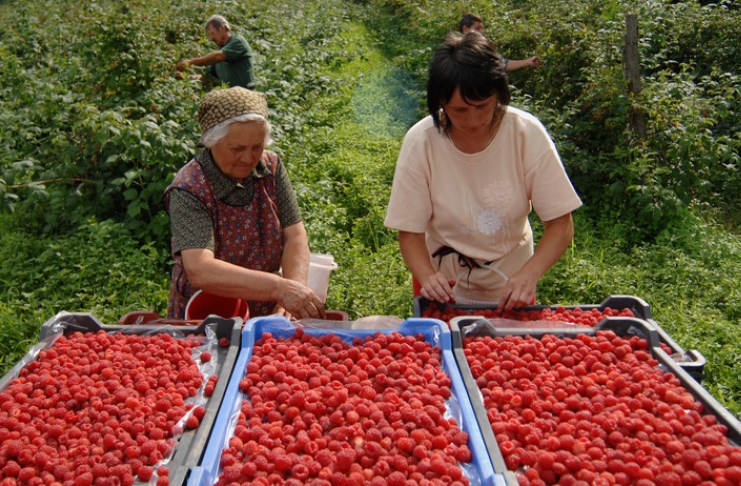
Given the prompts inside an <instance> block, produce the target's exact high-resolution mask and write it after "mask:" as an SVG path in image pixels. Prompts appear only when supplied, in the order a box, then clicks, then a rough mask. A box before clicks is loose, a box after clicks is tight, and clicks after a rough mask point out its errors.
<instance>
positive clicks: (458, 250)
mask: <svg viewBox="0 0 741 486" xmlns="http://www.w3.org/2000/svg"><path fill="white" fill-rule="evenodd" d="M509 100H510V93H509V86H508V84H507V75H506V73H505V68H504V62H503V60H502V58H501V56H499V54H497V52H496V49H495V47H494V46H493V45H492V43H491V41H489V40H487V39H486V38H485V37H484V36H483V35H481V34H479V33H478V32H470V33H467V34H465V35H463V36H461V35H460V34H452V35H451V36H449V37H448V39H447V40H446V41H445V42H444V43H443V44H442V45H441V46H440V47H439V48H438V49H437V51H436V52H435V54H434V57H433V59H432V62H431V63H430V67H429V78H428V82H427V106H428V110H429V114H430V115H429V116H428V117H426V118H424V119H423V120H421V121H420V122H418V123H417V124H416V125H415V126H413V127H412V128H411V129H410V130H409V131H408V133H407V134H406V136H405V138H404V142H403V144H402V147H401V152H400V153H399V157H398V161H397V164H396V172H395V174H394V182H393V185H392V189H391V200H390V202H389V207H388V211H387V214H386V220H385V224H386V226H388V227H389V228H393V229H396V230H398V231H399V245H400V249H401V254H402V257H403V258H404V261H405V263H406V264H407V266H408V267H409V269H410V270H411V271H412V274H413V276H414V279H415V281H416V282H417V283H418V284H419V285H420V286H421V290H420V293H421V295H422V296H423V297H425V298H428V299H431V300H436V301H439V302H448V301H450V300H455V301H456V302H458V303H467V304H491V303H496V304H497V306H498V307H499V308H500V309H511V308H514V307H522V306H525V305H528V304H532V303H533V302H534V301H535V290H536V285H537V283H538V280H539V279H540V278H541V277H542V276H543V274H545V272H546V271H547V270H548V269H549V268H551V267H552V266H553V265H554V264H555V263H556V262H557V261H558V260H559V258H560V257H561V255H562V254H563V253H564V251H565V250H566V248H567V247H568V245H569V244H570V242H571V240H572V238H573V232H574V226H573V221H572V218H571V212H572V211H574V210H575V209H577V208H578V207H580V206H581V201H580V199H579V197H578V196H577V194H576V192H575V191H574V188H573V187H572V185H571V182H570V181H569V178H568V176H567V175H566V172H565V170H564V167H563V165H562V163H561V160H560V158H559V156H558V152H557V151H556V147H555V145H554V144H553V141H552V140H551V138H550V137H549V135H548V133H547V131H546V129H545V128H544V127H543V125H542V124H541V123H540V122H539V121H538V120H537V119H536V118H535V117H533V116H532V115H530V114H528V113H526V112H524V111H522V110H519V109H517V108H513V107H511V106H508V104H509ZM531 209H535V212H536V213H537V215H538V217H539V218H540V219H541V221H543V227H544V233H543V236H542V238H541V239H540V241H539V242H538V245H537V248H536V249H534V243H533V233H532V229H531V227H530V223H529V221H528V215H529V213H530V211H531ZM452 284H454V286H453V285H452Z"/></svg>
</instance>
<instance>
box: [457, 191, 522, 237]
mask: <svg viewBox="0 0 741 486" xmlns="http://www.w3.org/2000/svg"><path fill="white" fill-rule="evenodd" d="M475 196H476V194H475V193H474V192H470V193H469V192H467V193H465V194H464V197H463V201H462V202H463V212H462V214H461V225H462V227H463V231H464V232H465V233H466V234H469V235H471V236H472V237H473V238H474V240H475V241H476V242H480V243H484V244H507V242H508V236H509V232H510V219H509V215H510V214H511V213H512V211H513V200H512V198H513V194H512V187H511V186H510V185H508V184H505V183H504V182H502V181H488V182H484V183H483V184H482V186H481V188H480V192H479V194H478V196H479V197H478V198H476V197H475ZM504 251H505V252H508V251H509V248H506V249H504Z"/></svg>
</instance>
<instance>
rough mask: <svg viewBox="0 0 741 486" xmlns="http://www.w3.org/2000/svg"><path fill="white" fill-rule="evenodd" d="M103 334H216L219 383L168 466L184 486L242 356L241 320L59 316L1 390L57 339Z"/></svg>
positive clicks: (46, 325)
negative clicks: (110, 321)
mask: <svg viewBox="0 0 741 486" xmlns="http://www.w3.org/2000/svg"><path fill="white" fill-rule="evenodd" d="M101 330H102V331H104V332H106V333H121V334H137V335H138V334H158V333H168V334H171V335H174V336H187V335H207V333H209V335H210V333H211V332H212V333H213V339H214V340H215V341H216V343H214V344H215V345H214V346H212V355H213V356H212V361H213V365H214V368H213V369H212V370H210V371H213V374H216V375H218V376H219V379H218V381H217V382H216V386H215V387H214V392H213V394H212V395H211V396H210V397H207V399H206V402H205V403H204V404H202V406H203V407H204V408H205V409H206V413H205V415H204V417H203V419H202V420H201V422H200V424H199V426H198V427H197V428H195V429H192V430H187V429H186V430H184V431H183V433H182V434H181V435H180V437H179V438H178V441H177V443H176V445H175V450H174V452H173V454H172V456H171V459H170V461H169V462H168V463H167V466H168V468H169V470H170V474H169V477H170V484H171V485H180V484H184V483H185V481H186V480H187V476H188V475H189V472H190V469H191V468H193V467H195V466H197V465H199V464H200V462H201V457H202V455H203V453H204V451H205V448H206V444H207V443H208V440H209V437H210V435H211V431H212V429H213V426H214V423H215V421H216V418H217V415H218V410H219V407H220V406H221V401H222V400H223V397H224V393H225V391H226V387H227V385H228V383H229V378H230V376H231V372H232V370H233V368H234V363H235V362H236V360H237V355H238V354H239V350H240V344H241V334H242V320H241V319H239V318H230V319H224V318H221V317H217V316H209V317H208V318H206V319H204V320H203V321H202V322H201V323H200V324H199V325H197V326H194V325H190V326H181V325H165V326H163V325H106V324H102V323H101V322H100V321H98V319H97V318H95V317H94V316H93V315H91V314H87V313H68V312H60V313H59V314H57V315H56V316H54V317H53V318H51V319H49V320H48V321H47V322H45V323H44V324H43V325H42V327H41V331H40V338H39V343H37V345H35V346H34V347H33V348H32V349H31V351H29V353H28V354H27V355H26V356H25V357H24V358H23V359H22V360H21V362H19V363H18V364H17V365H16V366H15V367H14V368H13V369H11V370H10V371H9V372H8V373H7V374H6V375H5V376H4V377H3V378H2V379H0V390H4V389H5V388H6V387H7V386H8V384H9V383H10V382H11V381H12V380H13V379H14V378H15V377H17V376H18V373H19V372H20V370H21V369H22V368H23V367H25V365H27V363H29V362H31V361H33V360H34V359H35V357H36V356H37V354H38V352H39V351H41V350H43V349H46V348H48V347H50V346H51V345H52V344H53V342H54V341H56V339H55V336H60V335H62V334H69V333H73V332H82V333H91V332H92V333H95V332H98V331H101ZM222 338H225V339H227V340H228V341H229V345H228V346H226V347H222V346H220V345H219V343H218V341H219V340H221V339H222Z"/></svg>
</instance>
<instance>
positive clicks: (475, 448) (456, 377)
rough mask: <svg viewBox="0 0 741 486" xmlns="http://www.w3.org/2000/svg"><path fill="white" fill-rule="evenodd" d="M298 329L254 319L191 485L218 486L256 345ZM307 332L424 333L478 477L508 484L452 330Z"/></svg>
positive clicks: (419, 323)
mask: <svg viewBox="0 0 741 486" xmlns="http://www.w3.org/2000/svg"><path fill="white" fill-rule="evenodd" d="M295 330H296V328H295V327H294V325H293V324H291V323H290V322H288V321H287V320H286V319H284V318H281V317H265V318H254V319H251V320H250V321H249V322H248V323H247V325H246V326H245V328H244V331H243V334H242V351H241V353H240V355H239V358H238V359H237V363H236V365H235V366H234V372H233V373H232V377H231V380H230V382H229V387H228V389H227V392H226V395H225V396H224V401H223V404H222V407H221V409H220V410H219V416H218V419H217V422H216V425H215V426H214V431H213V434H212V436H211V440H210V441H209V443H208V446H207V447H206V452H205V454H204V457H203V466H202V467H199V468H195V469H194V470H193V471H192V473H191V476H190V478H189V481H188V485H189V486H206V485H212V484H214V483H215V481H216V480H217V479H218V476H219V473H220V471H219V462H220V459H221V453H222V449H223V447H224V445H225V444H227V443H228V441H229V438H230V437H231V434H233V431H229V423H230V420H231V418H232V416H233V414H234V413H235V412H236V411H237V410H239V407H240V405H241V402H242V399H243V397H244V396H243V394H242V392H241V391H240V390H239V382H240V380H241V379H242V378H243V376H242V375H243V373H244V370H245V369H246V366H247V364H248V363H249V361H250V359H251V358H252V353H253V350H254V345H255V342H256V341H257V340H259V339H260V337H261V336H262V335H263V334H264V333H266V332H270V333H271V334H272V335H273V336H275V337H278V338H285V337H290V336H292V335H293V334H294V333H295ZM303 330H304V331H305V332H306V333H309V334H311V335H315V336H322V335H326V334H337V335H339V336H341V337H342V338H343V340H345V341H346V342H351V341H352V339H354V338H357V337H366V336H373V335H375V334H376V333H379V332H381V333H384V334H389V333H391V332H400V333H402V334H404V335H417V334H419V333H421V334H422V335H423V336H424V338H425V341H426V342H429V343H432V344H434V345H436V346H438V347H440V348H441V350H442V358H443V359H442V362H443V368H444V371H445V372H446V373H447V374H448V376H449V377H450V379H451V391H452V394H453V396H454V397H456V399H457V400H456V401H457V403H458V405H459V408H460V413H461V419H460V422H461V423H459V426H460V427H461V429H462V430H464V431H466V432H467V433H468V434H469V448H470V450H471V453H472V465H473V466H474V467H475V470H476V474H477V477H478V478H479V479H480V484H481V485H504V484H505V483H504V480H503V478H502V477H501V476H500V475H497V474H495V473H494V471H493V468H492V464H491V463H490V460H489V455H488V452H487V450H486V445H485V443H484V441H483V438H482V437H481V434H480V432H479V427H478V423H477V421H476V417H475V415H474V413H473V409H472V408H471V403H470V402H469V400H468V393H467V391H466V388H465V384H464V382H463V379H462V377H461V375H460V372H459V370H458V366H457V364H456V361H455V358H454V357H453V354H452V343H451V339H450V332H449V330H448V329H447V327H446V326H445V325H444V324H443V323H442V322H441V321H437V320H434V319H408V320H406V321H404V322H402V323H401V325H398V326H395V327H393V328H389V329H384V330H379V329H348V328H344V329H336V328H335V329H332V328H326V327H321V328H303Z"/></svg>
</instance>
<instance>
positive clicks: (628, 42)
mask: <svg viewBox="0 0 741 486" xmlns="http://www.w3.org/2000/svg"><path fill="white" fill-rule="evenodd" d="M623 70H624V72H625V78H626V79H627V80H628V96H629V98H630V100H631V101H632V102H635V101H636V98H637V97H638V95H639V94H640V92H641V69H640V61H639V59H638V18H637V16H636V14H628V15H627V16H626V17H625V50H624V51H623ZM630 128H631V130H633V132H634V133H635V134H636V135H637V136H638V137H639V138H644V137H645V136H646V114H645V113H644V112H643V110H642V109H641V108H640V107H639V106H636V105H634V104H633V103H632V104H631V107H630Z"/></svg>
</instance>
